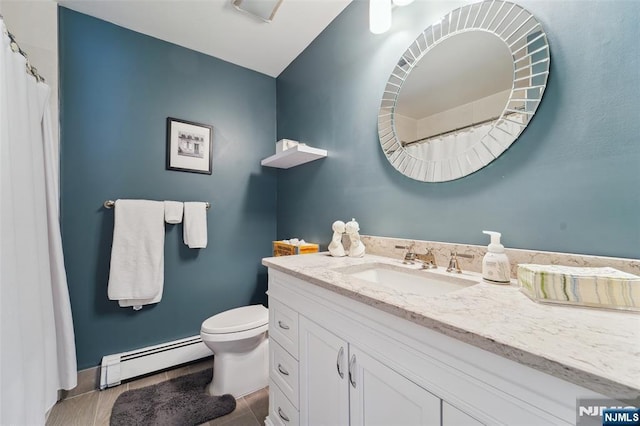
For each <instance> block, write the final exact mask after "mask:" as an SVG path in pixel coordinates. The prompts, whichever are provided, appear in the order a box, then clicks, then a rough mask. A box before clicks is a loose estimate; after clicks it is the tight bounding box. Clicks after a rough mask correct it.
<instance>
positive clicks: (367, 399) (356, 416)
mask: <svg viewBox="0 0 640 426" xmlns="http://www.w3.org/2000/svg"><path fill="white" fill-rule="evenodd" d="M300 376H301V377H302V378H303V379H302V380H301V382H300V401H301V405H300V424H302V425H348V424H351V425H415V426H419V425H434V426H436V425H438V426H439V425H440V400H439V398H437V397H436V396H434V395H432V394H431V393H429V392H427V391H426V390H424V389H423V388H421V387H419V386H417V385H416V384H415V383H413V382H411V381H410V380H408V379H406V378H405V377H403V376H401V375H400V374H398V373H396V372H395V371H393V370H391V369H390V368H388V367H386V366H385V365H384V364H382V363H380V362H378V361H377V360H375V359H374V358H372V357H370V356H368V355H367V354H366V353H365V352H364V351H361V350H359V349H358V348H357V347H356V346H354V345H351V344H349V343H348V342H347V341H346V340H343V339H341V338H340V337H338V336H336V335H335V334H333V333H331V332H329V331H328V330H326V329H324V328H323V327H321V326H319V325H318V324H316V323H314V322H313V321H311V320H308V319H307V318H304V317H301V318H300Z"/></svg>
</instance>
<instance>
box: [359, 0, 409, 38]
mask: <svg viewBox="0 0 640 426" xmlns="http://www.w3.org/2000/svg"><path fill="white" fill-rule="evenodd" d="M411 3H413V0H393V6H406V5H408V4H411ZM393 6H392V5H391V0H369V31H371V32H372V33H374V34H382V33H384V32H387V31H388V30H389V28H391V9H392V7H393Z"/></svg>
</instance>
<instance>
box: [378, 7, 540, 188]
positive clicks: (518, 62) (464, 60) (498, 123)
mask: <svg viewBox="0 0 640 426" xmlns="http://www.w3.org/2000/svg"><path fill="white" fill-rule="evenodd" d="M548 71H549V50H548V45H547V41H546V36H545V34H544V32H543V30H542V27H541V25H540V24H539V23H538V22H537V21H536V20H535V18H533V16H532V15H531V14H529V13H528V12H527V11H526V10H524V9H522V8H521V7H520V6H517V5H515V4H514V3H509V2H501V1H486V2H482V3H476V4H472V5H468V6H464V7H462V8H459V9H456V10H454V11H452V12H451V13H449V14H448V15H447V16H445V17H444V18H443V19H442V20H441V21H440V22H439V23H437V24H435V25H432V26H430V27H428V28H427V29H426V30H425V31H424V32H423V33H422V34H421V35H420V36H419V37H418V38H417V39H416V40H415V41H414V42H413V43H412V45H411V46H410V47H409V48H408V49H407V51H406V52H405V53H404V54H403V56H402V58H401V59H400V60H399V61H398V64H397V66H396V68H395V69H394V71H393V73H392V74H391V76H390V78H389V82H388V83H387V88H386V91H385V95H384V97H383V99H382V104H381V108H380V115H379V120H378V121H379V133H380V142H381V144H382V147H383V150H384V151H385V154H386V155H387V158H388V159H389V161H390V162H391V163H392V164H393V165H394V167H396V169H398V170H399V171H401V172H402V173H404V174H405V175H407V176H409V177H411V178H413V179H417V180H422V181H429V182H440V181H447V180H453V179H457V178H460V177H463V176H466V175H468V174H470V173H473V172H474V171H476V170H478V169H480V168H482V167H483V166H485V165H486V164H488V163H489V162H491V161H492V160H493V159H495V158H496V157H497V156H499V155H500V154H501V153H502V152H503V151H504V150H506V149H507V148H508V147H509V146H510V145H511V144H512V143H513V141H514V140H515V139H516V138H517V137H518V135H519V134H520V133H521V132H522V130H523V129H524V128H525V127H526V126H527V124H528V123H529V121H530V119H531V117H532V116H533V114H534V113H535V110H536V109H537V107H538V104H539V102H540V99H541V97H542V93H543V92H544V87H545V85H546V79H547V75H548Z"/></svg>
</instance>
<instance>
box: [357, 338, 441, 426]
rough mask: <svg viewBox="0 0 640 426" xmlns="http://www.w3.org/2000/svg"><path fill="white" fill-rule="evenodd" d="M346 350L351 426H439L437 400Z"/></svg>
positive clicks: (360, 354)
mask: <svg viewBox="0 0 640 426" xmlns="http://www.w3.org/2000/svg"><path fill="white" fill-rule="evenodd" d="M349 349H350V355H349V382H350V386H351V389H350V391H349V393H350V395H351V396H350V399H351V425H352V426H354V425H355V426H361V425H367V426H375V425H380V426H388V425H394V426H402V425H407V426H417V425H433V426H440V398H438V397H436V396H435V395H433V394H431V393H429V392H427V391H426V390H425V389H423V388H421V387H420V386H418V385H416V384H415V383H413V382H412V381H410V380H409V379H407V378H406V377H404V376H402V375H400V374H398V373H397V372H395V371H394V370H392V369H391V368H389V367H387V366H386V365H384V364H382V363H381V362H379V361H377V360H375V359H374V358H371V357H370V356H368V355H366V354H365V353H364V352H362V351H360V350H358V349H357V348H356V347H354V346H353V345H351V346H350V348H349Z"/></svg>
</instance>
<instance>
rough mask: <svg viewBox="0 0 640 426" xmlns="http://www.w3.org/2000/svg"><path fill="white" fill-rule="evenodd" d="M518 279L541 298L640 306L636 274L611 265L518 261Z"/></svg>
mask: <svg viewBox="0 0 640 426" xmlns="http://www.w3.org/2000/svg"><path fill="white" fill-rule="evenodd" d="M518 283H519V284H520V287H521V289H522V291H523V292H524V293H525V294H527V295H528V296H529V297H531V298H533V299H535V300H539V301H542V302H554V303H566V304H572V305H583V306H592V307H603V308H613V309H616V308H617V309H620V308H622V309H631V310H640V277H639V276H637V275H633V274H629V273H627V272H623V271H619V270H617V269H614V268H609V267H600V268H594V267H577V266H561V265H534V264H520V265H518Z"/></svg>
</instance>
